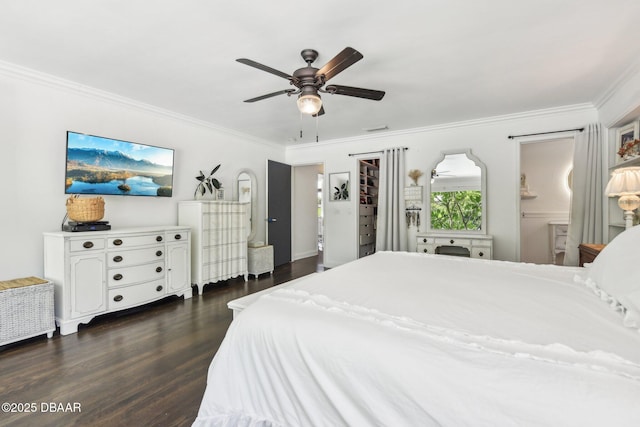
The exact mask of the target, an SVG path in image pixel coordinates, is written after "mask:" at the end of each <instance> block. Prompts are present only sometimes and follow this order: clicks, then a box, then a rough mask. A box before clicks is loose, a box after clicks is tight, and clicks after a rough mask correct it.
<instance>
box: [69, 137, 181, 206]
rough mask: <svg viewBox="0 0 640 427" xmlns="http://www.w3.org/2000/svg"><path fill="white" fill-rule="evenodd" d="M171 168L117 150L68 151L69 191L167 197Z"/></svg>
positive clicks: (169, 190) (80, 149) (170, 187)
mask: <svg viewBox="0 0 640 427" xmlns="http://www.w3.org/2000/svg"><path fill="white" fill-rule="evenodd" d="M172 182H173V169H172V167H171V166H165V165H159V164H156V163H153V162H151V161H149V160H145V159H141V160H138V159H134V158H132V157H130V156H128V155H126V154H124V153H122V152H120V151H108V150H103V149H96V148H69V149H68V150H67V174H66V183H65V186H66V190H65V192H66V193H68V194H121V195H124V194H129V195H139V196H166V197H170V196H171V193H172Z"/></svg>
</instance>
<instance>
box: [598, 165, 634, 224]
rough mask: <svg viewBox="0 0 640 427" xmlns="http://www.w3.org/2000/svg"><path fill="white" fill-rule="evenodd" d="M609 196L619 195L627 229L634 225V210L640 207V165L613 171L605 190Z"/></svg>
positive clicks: (619, 204) (619, 203)
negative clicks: (639, 195)
mask: <svg viewBox="0 0 640 427" xmlns="http://www.w3.org/2000/svg"><path fill="white" fill-rule="evenodd" d="M604 192H605V194H606V195H607V196H609V197H615V196H618V197H619V199H618V206H620V209H622V210H623V211H624V221H625V229H629V228H631V227H632V226H633V217H634V213H633V211H634V210H636V209H637V208H638V207H640V197H638V194H640V167H629V168H620V169H616V170H614V171H613V172H611V179H610V180H609V183H608V184H607V188H606V189H605V190H604Z"/></svg>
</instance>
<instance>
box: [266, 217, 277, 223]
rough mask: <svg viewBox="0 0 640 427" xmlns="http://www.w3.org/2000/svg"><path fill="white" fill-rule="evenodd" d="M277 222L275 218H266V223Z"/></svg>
mask: <svg viewBox="0 0 640 427" xmlns="http://www.w3.org/2000/svg"><path fill="white" fill-rule="evenodd" d="M276 221H278V220H277V219H276V218H267V222H276Z"/></svg>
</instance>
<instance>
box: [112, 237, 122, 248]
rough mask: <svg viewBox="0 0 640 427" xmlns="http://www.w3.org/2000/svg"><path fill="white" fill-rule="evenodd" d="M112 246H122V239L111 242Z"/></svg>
mask: <svg viewBox="0 0 640 427" xmlns="http://www.w3.org/2000/svg"><path fill="white" fill-rule="evenodd" d="M113 244H114V245H116V246H120V245H121V244H122V239H116V240H114V241H113Z"/></svg>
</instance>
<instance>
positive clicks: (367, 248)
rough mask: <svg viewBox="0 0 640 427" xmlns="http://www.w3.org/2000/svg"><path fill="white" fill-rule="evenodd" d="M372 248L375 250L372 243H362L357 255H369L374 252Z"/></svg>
mask: <svg viewBox="0 0 640 427" xmlns="http://www.w3.org/2000/svg"><path fill="white" fill-rule="evenodd" d="M374 250H375V246H374V245H373V243H371V244H368V245H362V246H360V251H359V255H360V257H363V256H367V255H371V254H372V253H373V252H374Z"/></svg>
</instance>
